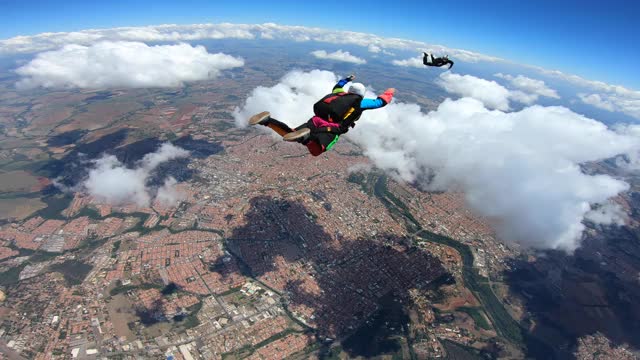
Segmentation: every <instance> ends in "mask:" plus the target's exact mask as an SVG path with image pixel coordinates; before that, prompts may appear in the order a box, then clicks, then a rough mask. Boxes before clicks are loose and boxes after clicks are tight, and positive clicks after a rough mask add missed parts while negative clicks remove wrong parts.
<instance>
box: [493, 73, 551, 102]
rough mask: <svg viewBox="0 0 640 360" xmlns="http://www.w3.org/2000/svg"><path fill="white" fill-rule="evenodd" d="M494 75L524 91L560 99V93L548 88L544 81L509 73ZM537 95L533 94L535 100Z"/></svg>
mask: <svg viewBox="0 0 640 360" xmlns="http://www.w3.org/2000/svg"><path fill="white" fill-rule="evenodd" d="M494 76H496V77H499V78H501V79H505V80H507V81H509V83H511V85H513V86H514V87H515V88H517V89H520V90H522V91H523V92H525V93H528V94H532V95H538V96H545V97H550V98H554V99H560V95H558V92H556V91H555V90H554V89H551V88H549V87H548V86H547V85H546V84H545V83H544V81H542V80H536V79H532V78H529V77H526V76H523V75H518V76H513V75H509V74H502V73H497V74H495V75H494ZM536 99H537V96H535V99H534V100H533V101H535V100H536Z"/></svg>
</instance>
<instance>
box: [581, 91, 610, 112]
mask: <svg viewBox="0 0 640 360" xmlns="http://www.w3.org/2000/svg"><path fill="white" fill-rule="evenodd" d="M578 97H579V98H580V100H582V102H583V103H585V104H589V105H592V106H595V107H597V108H600V109H604V110H608V111H615V110H616V106H615V104H614V103H613V102H611V101H610V100H608V99H607V98H606V96H605V97H603V96H600V95H598V94H591V95H587V94H578Z"/></svg>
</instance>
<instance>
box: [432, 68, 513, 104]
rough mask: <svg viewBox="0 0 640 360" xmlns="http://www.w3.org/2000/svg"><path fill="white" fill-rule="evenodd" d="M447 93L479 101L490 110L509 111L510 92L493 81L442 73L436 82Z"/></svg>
mask: <svg viewBox="0 0 640 360" xmlns="http://www.w3.org/2000/svg"><path fill="white" fill-rule="evenodd" d="M436 83H437V84H438V85H440V86H442V87H443V88H444V89H445V90H446V91H447V92H450V93H453V94H458V95H460V96H463V97H464V96H466V97H472V98H474V99H477V100H480V101H481V102H482V103H483V104H485V105H486V106H488V107H490V108H492V109H498V110H503V111H507V110H509V98H510V96H511V92H509V90H507V89H506V88H505V87H503V86H502V85H500V84H498V83H497V82H495V81H489V80H485V79H480V78H477V77H475V76H471V75H458V74H453V73H451V72H449V71H447V72H444V73H442V74H441V75H440V77H439V78H438V79H437V80H436Z"/></svg>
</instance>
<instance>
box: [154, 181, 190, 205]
mask: <svg viewBox="0 0 640 360" xmlns="http://www.w3.org/2000/svg"><path fill="white" fill-rule="evenodd" d="M177 183H178V181H176V179H175V178H173V177H171V176H169V177H168V178H167V179H166V180H165V181H164V184H163V185H162V186H161V187H160V188H159V189H158V193H157V194H156V201H159V202H160V203H161V204H163V205H173V204H176V203H177V202H178V201H180V200H182V199H183V198H184V195H183V194H182V193H180V192H179V191H178V190H177V189H176V187H175V185H176V184H177Z"/></svg>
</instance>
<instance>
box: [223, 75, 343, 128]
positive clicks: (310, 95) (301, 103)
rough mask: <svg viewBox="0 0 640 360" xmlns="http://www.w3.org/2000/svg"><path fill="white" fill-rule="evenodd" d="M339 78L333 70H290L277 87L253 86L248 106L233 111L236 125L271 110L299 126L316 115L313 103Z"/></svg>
mask: <svg viewBox="0 0 640 360" xmlns="http://www.w3.org/2000/svg"><path fill="white" fill-rule="evenodd" d="M337 81H338V78H337V77H336V75H334V74H333V73H332V72H329V71H321V70H313V71H311V72H309V73H306V72H301V71H293V72H290V73H288V74H287V75H285V76H284V77H283V78H282V80H280V83H278V84H277V85H275V86H273V87H269V88H268V87H262V86H260V87H257V88H255V89H253V91H252V92H251V95H249V98H247V101H246V103H245V104H244V106H243V107H242V108H238V107H236V109H235V110H234V111H233V117H234V119H235V120H236V125H237V126H240V127H245V126H247V123H248V119H249V117H251V115H253V114H257V113H259V112H262V111H269V112H271V116H272V117H274V118H276V119H278V120H280V121H282V122H284V123H286V124H287V125H289V126H291V127H295V126H298V125H300V124H301V123H303V122H306V121H307V120H309V118H311V116H313V104H314V103H315V102H316V101H318V99H320V98H321V97H323V96H324V95H326V94H328V93H330V92H331V88H332V87H333V85H335V83H336V82H337Z"/></svg>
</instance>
